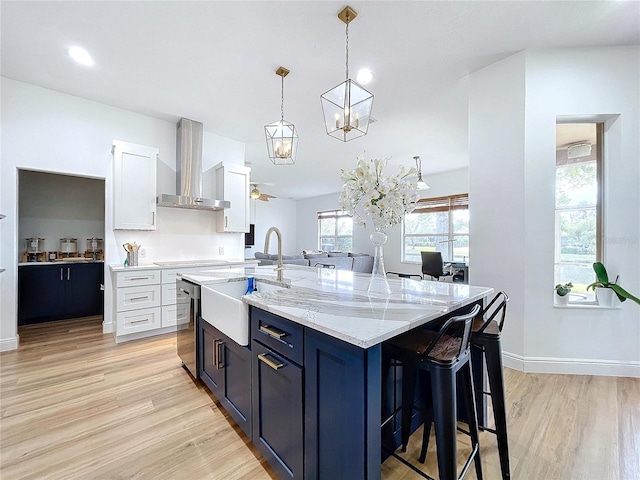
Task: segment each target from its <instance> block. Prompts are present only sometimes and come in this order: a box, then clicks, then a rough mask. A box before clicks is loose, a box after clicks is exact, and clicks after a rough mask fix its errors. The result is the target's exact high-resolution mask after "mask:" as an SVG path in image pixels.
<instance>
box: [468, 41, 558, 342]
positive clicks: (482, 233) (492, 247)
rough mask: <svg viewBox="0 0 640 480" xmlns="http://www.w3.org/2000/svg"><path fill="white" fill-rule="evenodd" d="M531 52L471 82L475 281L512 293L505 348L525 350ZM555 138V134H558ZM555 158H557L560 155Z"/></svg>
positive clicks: (471, 273)
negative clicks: (526, 147)
mask: <svg viewBox="0 0 640 480" xmlns="http://www.w3.org/2000/svg"><path fill="white" fill-rule="evenodd" d="M524 66H525V55H524V53H520V54H517V55H514V56H512V57H509V58H506V59H504V60H502V61H500V62H497V63H496V64H493V65H491V66H490V67H487V68H485V69H483V70H480V71H479V72H477V73H475V74H473V75H472V76H471V81H470V83H469V87H470V96H469V232H470V235H469V255H470V260H469V282H470V283H471V284H473V285H486V286H488V287H493V288H495V289H496V291H500V290H504V291H505V292H507V294H508V295H509V297H510V302H509V317H508V324H507V326H506V327H505V329H504V332H503V340H502V341H503V349H504V350H505V351H508V352H512V353H514V354H519V355H522V352H523V351H524V322H523V320H522V319H523V318H524V295H523V292H521V291H519V289H520V288H522V287H521V286H522V285H523V284H524V279H525V270H524V257H525V255H528V252H527V250H526V248H525V241H526V228H525V217H524V213H525V212H524V198H523V194H522V192H523V190H524V182H525V179H524V116H525V72H524ZM554 138H555V137H554ZM554 158H555V157H554Z"/></svg>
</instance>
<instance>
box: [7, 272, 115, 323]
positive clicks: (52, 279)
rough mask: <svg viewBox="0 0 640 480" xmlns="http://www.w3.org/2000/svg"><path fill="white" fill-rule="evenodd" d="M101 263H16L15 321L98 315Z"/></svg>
mask: <svg viewBox="0 0 640 480" xmlns="http://www.w3.org/2000/svg"><path fill="white" fill-rule="evenodd" d="M103 278H104V263H101V262H96V263H76V264H68V265H64V264H54V265H22V266H20V267H18V325H27V324H31V323H40V322H48V321H53V320H63V319H68V318H78V317H89V316H93V315H102V312H103V303H104V300H103V291H102V289H101V284H102V283H103Z"/></svg>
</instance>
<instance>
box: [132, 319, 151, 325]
mask: <svg viewBox="0 0 640 480" xmlns="http://www.w3.org/2000/svg"><path fill="white" fill-rule="evenodd" d="M148 321H149V319H148V318H145V319H143V320H131V325H133V324H134V323H147V322H148Z"/></svg>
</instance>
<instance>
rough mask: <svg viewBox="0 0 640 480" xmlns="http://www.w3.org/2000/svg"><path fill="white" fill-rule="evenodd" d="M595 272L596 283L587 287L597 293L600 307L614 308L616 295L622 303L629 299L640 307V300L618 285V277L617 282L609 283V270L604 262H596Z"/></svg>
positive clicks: (594, 265)
mask: <svg viewBox="0 0 640 480" xmlns="http://www.w3.org/2000/svg"><path fill="white" fill-rule="evenodd" d="M593 271H594V272H596V281H595V282H593V283H592V284H591V285H589V286H587V290H589V289H590V288H591V289H593V290H594V291H595V293H596V300H597V301H598V304H599V305H604V306H606V307H613V305H614V301H615V297H614V295H615V296H617V297H618V299H619V300H620V301H621V302H624V301H625V300H626V299H629V300H633V301H634V302H636V303H637V304H638V305H640V298H638V297H635V296H633V295H631V294H630V293H629V292H627V291H626V290H625V289H624V288H622V287H621V286H620V285H618V277H619V276H618V275H617V276H616V281H615V282H610V281H609V275H608V274H607V269H606V268H604V265H603V264H602V262H595V263H594V264H593Z"/></svg>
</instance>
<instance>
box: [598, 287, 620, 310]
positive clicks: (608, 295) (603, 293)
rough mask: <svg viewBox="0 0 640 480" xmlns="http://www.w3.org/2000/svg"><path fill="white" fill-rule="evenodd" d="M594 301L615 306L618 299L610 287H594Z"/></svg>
mask: <svg viewBox="0 0 640 480" xmlns="http://www.w3.org/2000/svg"><path fill="white" fill-rule="evenodd" d="M596 301H597V302H598V305H602V306H603V307H617V306H618V305H620V299H619V298H618V296H617V295H616V292H614V291H613V290H612V289H611V288H602V287H596Z"/></svg>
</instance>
